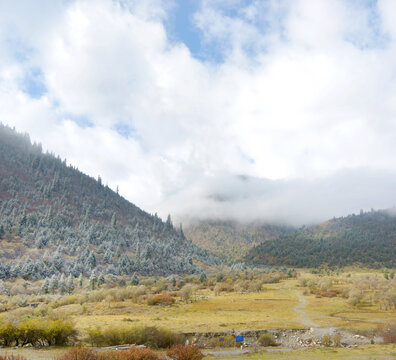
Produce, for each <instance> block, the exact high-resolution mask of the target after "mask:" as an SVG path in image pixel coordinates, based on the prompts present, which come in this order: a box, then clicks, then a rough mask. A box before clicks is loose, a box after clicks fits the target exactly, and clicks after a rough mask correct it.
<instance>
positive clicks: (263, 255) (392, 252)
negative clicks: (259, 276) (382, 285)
mask: <svg viewBox="0 0 396 360" xmlns="http://www.w3.org/2000/svg"><path fill="white" fill-rule="evenodd" d="M246 261H247V262H248V263H250V264H256V265H287V266H296V267H318V266H321V265H328V266H347V265H353V264H363V265H365V266H370V267H382V266H386V267H390V268H392V267H395V266H396V217H395V215H394V211H393V210H381V211H374V210H372V211H371V212H366V213H365V212H363V211H361V212H360V214H359V215H349V216H346V217H341V218H336V219H332V220H330V221H327V222H325V223H322V224H320V225H316V226H311V227H303V228H301V229H300V230H298V231H297V232H295V233H294V234H290V235H284V236H280V237H279V238H277V239H275V240H271V241H267V242H264V243H262V244H260V245H258V246H256V247H254V248H253V249H252V250H251V251H250V252H249V253H248V255H247V256H246Z"/></svg>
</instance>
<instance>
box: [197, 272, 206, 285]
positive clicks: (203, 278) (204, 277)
mask: <svg viewBox="0 0 396 360" xmlns="http://www.w3.org/2000/svg"><path fill="white" fill-rule="evenodd" d="M206 280H207V276H206V274H205V273H204V272H203V273H202V274H201V276H200V277H199V281H200V282H201V283H203V282H205V281H206Z"/></svg>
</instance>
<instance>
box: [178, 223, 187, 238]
mask: <svg viewBox="0 0 396 360" xmlns="http://www.w3.org/2000/svg"><path fill="white" fill-rule="evenodd" d="M179 235H180V237H181V238H182V239H185V238H186V237H185V235H184V232H183V225H182V224H180V228H179Z"/></svg>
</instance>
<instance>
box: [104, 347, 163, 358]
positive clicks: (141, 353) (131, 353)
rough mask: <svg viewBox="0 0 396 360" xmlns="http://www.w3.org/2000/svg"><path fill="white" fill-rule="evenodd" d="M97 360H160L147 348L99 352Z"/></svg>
mask: <svg viewBox="0 0 396 360" xmlns="http://www.w3.org/2000/svg"><path fill="white" fill-rule="evenodd" d="M97 360H160V357H159V356H158V355H157V354H156V353H155V352H153V351H152V350H151V349H149V348H137V347H131V348H130V349H128V350H121V351H105V352H100V353H98V357H97Z"/></svg>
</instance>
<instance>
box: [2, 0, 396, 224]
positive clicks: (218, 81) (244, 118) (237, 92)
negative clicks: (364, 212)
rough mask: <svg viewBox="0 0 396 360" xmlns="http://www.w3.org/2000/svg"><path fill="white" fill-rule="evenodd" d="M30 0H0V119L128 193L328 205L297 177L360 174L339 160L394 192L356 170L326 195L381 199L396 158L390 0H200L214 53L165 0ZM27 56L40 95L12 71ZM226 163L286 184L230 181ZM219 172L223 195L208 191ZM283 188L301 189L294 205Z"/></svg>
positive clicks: (175, 199)
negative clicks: (177, 20) (191, 42)
mask: <svg viewBox="0 0 396 360" xmlns="http://www.w3.org/2000/svg"><path fill="white" fill-rule="evenodd" d="M36 4H37V3H36V2H35V6H33V5H32V3H31V2H30V1H22V0H19V1H15V2H8V3H7V2H2V3H0V51H1V52H2V54H4V55H2V57H1V58H0V119H1V121H2V122H4V123H7V124H10V125H13V126H16V127H17V129H19V130H21V131H28V132H29V133H30V134H31V135H32V137H33V139H34V140H38V141H41V142H42V143H43V145H44V147H45V148H47V149H49V150H51V151H53V152H55V153H58V154H60V155H61V156H62V157H66V158H67V159H68V160H69V161H70V162H72V163H73V164H75V165H77V166H78V167H79V168H80V169H81V170H82V171H84V172H87V173H89V174H90V175H92V176H97V175H98V174H101V175H102V177H103V179H104V181H105V182H106V181H107V182H109V185H110V186H111V187H113V188H115V187H116V186H117V185H119V186H120V191H121V193H122V194H124V195H125V196H126V197H128V198H129V199H130V200H131V201H133V202H135V203H137V204H138V205H139V206H141V207H143V208H145V209H147V210H149V211H152V212H154V211H157V210H159V211H160V213H161V215H163V216H164V215H165V214H166V213H167V211H169V210H170V211H172V212H173V213H175V214H177V215H179V216H185V215H191V214H200V213H205V214H212V213H213V214H216V216H234V217H237V216H238V217H239V216H243V215H246V214H248V215H249V216H253V212H252V211H248V210H247V209H248V208H250V209H255V211H254V216H256V214H258V217H263V218H264V219H273V218H275V217H276V216H275V215H274V216H271V215H270V214H271V209H273V213H274V214H281V213H284V214H288V216H289V217H290V218H293V220H294V221H304V222H307V221H309V220H310V219H315V220H318V214H320V217H325V216H330V215H331V214H330V212H325V211H323V212H320V211H318V210H317V206H319V205H321V206H322V205H323V204H324V201H325V200H324V199H328V197H326V196H325V192H321V191H317V192H316V193H315V192H314V193H315V194H316V195H315V196H312V197H311V198H310V199H309V201H310V202H311V203H312V204H315V206H311V207H306V208H305V207H304V206H305V205H304V201H305V200H303V199H304V197H305V196H307V197H308V198H309V197H310V195H309V191H308V190H304V191H302V190H301V191H300V190H298V189H299V186H300V185H299V184H300V182H298V181H296V180H293V179H301V180H300V181H301V183H304V184H306V183H305V182H306V181H308V182H309V181H314V179H333V178H334V177H337V176H338V175H335V174H340V173H342V174H343V175H342V176H338V177H337V180H334V183H337V184H338V183H339V182H338V181H341V180H342V181H344V182H345V183H348V181H349V180H350V178H352V177H353V178H354V179H356V178H355V177H354V176H355V175H353V174H355V173H352V172H343V171H344V169H355V171H356V172H359V174H362V181H363V182H364V181H365V180H366V179H365V177H369V178H370V185H373V188H374V187H375V184H377V186H385V185H386V186H389V187H390V188H389V189H388V188H386V189H387V190H389V194H391V195H392V196H389V200H388V201H386V200H385V199H384V193H381V194H379V193H378V192H376V191H373V190H370V187H369V186H364V187H363V188H362V192H361V193H360V195H361V197H360V198H359V196H358V195H359V194H358V195H356V196H354V197H353V198H350V199H349V200H347V201H345V202H343V201H342V198H337V200H339V205H337V204H332V206H329V207H328V209H329V210H331V211H332V212H333V213H334V214H342V213H343V212H344V211H354V210H358V209H359V208H360V207H367V206H370V205H369V202H372V203H373V204H372V205H371V206H373V207H375V206H377V205H376V204H378V206H384V207H386V206H393V204H394V197H393V191H392V190H391V186H390V183H389V182H385V183H384V175H383V173H382V172H381V171H383V170H386V171H388V172H389V173H390V174H393V173H395V172H396V163H395V162H394V161H393V154H394V153H395V150H396V141H395V140H396V139H395V135H396V121H395V118H396V106H395V99H396V85H395V84H396V82H395V75H396V72H395V69H396V67H395V65H396V62H395V56H394V55H395V49H396V47H395V44H396V28H395V27H394V23H395V20H396V19H395V17H396V15H394V14H396V13H395V11H392V8H393V7H394V2H393V1H385V0H382V1H379V2H378V7H377V8H368V7H364V6H362V5H361V4H358V3H357V2H349V1H341V0H337V1H330V0H318V1H315V2H312V1H309V0H297V1H291V0H284V1H260V0H255V1H251V2H250V3H249V4H248V5H246V2H244V1H239V0H235V1H233V2H229V1H227V2H225V1H203V2H202V6H201V8H200V10H199V12H198V13H197V14H195V17H194V19H195V21H196V25H197V27H198V28H199V30H200V31H201V35H202V38H203V41H204V42H205V44H206V45H205V46H206V48H207V49H210V50H211V51H212V52H213V53H216V54H217V55H218V56H220V58H221V59H222V60H221V61H218V62H215V61H213V60H210V59H212V57H209V58H208V59H207V60H199V59H196V58H194V57H193V56H192V55H191V53H190V51H189V49H188V47H187V46H186V44H183V43H175V42H174V41H173V42H170V41H169V39H168V37H167V32H166V28H165V26H164V22H165V21H166V19H167V14H168V13H169V11H172V7H174V6H176V4H175V2H173V1H165V0H162V1H161V0H150V1H147V2H146V1H145V2H141V1H112V0H97V1H90V0H76V1H61V0H59V1H49V0H48V1H45V0H42V1H40V3H39V5H36ZM214 58H216V57H214ZM32 69H39V70H40V71H41V72H42V77H43V79H44V82H45V86H46V88H47V92H46V93H45V94H43V95H42V96H41V97H39V98H32V97H30V96H29V95H28V94H25V93H24V92H23V87H22V86H21V83H22V82H23V79H25V77H26V74H27V73H28V72H29V71H31V70H32ZM79 122H80V123H79ZM120 126H121V127H124V128H125V129H127V133H128V136H126V137H123V136H121V135H120V134H119V133H118V132H117V131H116V129H117V128H118V127H120ZM362 168H364V169H369V170H365V171H363V170H359V169H362ZM379 170H381V171H379ZM378 171H379V172H378ZM376 172H378V176H377V183H376V182H375V181H374V180H372V179H371V177H372V176H373V177H374V179H375V178H376V177H375V174H376ZM238 174H246V175H248V176H250V177H253V178H269V179H273V180H276V179H278V180H279V179H281V180H280V183H281V184H283V182H285V181H286V182H287V184H288V185H287V186H284V187H282V186H278V185H271V186H270V187H269V188H267V185H265V186H264V185H263V183H265V184H269V183H268V182H265V181H264V180H263V181H264V182H260V181H258V180H257V181H253V182H252V181H248V182H242V183H240V182H238V185H235V180H234V179H235V175H238ZM345 174H346V175H345ZM372 174H374V175H372ZM387 174H388V173H387ZM348 176H350V178H348ZM332 177H333V178H332ZM236 179H238V178H236ZM317 181H318V182H317V183H315V184H319V185H315V186H317V187H320V186H324V185H323V184H325V181H326V180H320V181H319V180H317ZM329 181H330V180H329ZM230 184H231V185H230ZM232 184H234V185H232ZM241 184H242V185H241ZM271 184H278V183H271ZM384 184H385V185H384ZM223 186H224V187H227V188H228V187H229V189H230V191H229V192H228V193H227V194H228V195H227V197H229V194H230V193H233V192H234V193H235V197H236V200H235V201H234V200H233V199H234V198H233V197H232V196H231V199H230V200H229V201H222V202H219V201H217V200H218V197H217V195H216V192H219V193H221V190H222V187H223ZM337 186H338V185H337ZM245 187H248V189H245ZM293 187H295V191H294V190H292V188H293ZM303 188H304V189H310V187H309V186H308V185H304V186H303ZM323 189H325V188H324V187H323ZM348 189H349V188H347V187H344V188H342V191H349V190H348ZM245 191H248V192H249V194H248V195H246V194H245ZM263 191H265V192H266V194H269V195H268V196H267V195H266V196H262V195H260V194H261V193H262V192H263ZM271 191H274V193H273V194H272V193H271ZM367 192H368V194H367ZM255 194H257V196H256V195H255ZM293 194H300V195H295V196H294V195H293ZM301 194H303V195H301ZM371 195H372V196H371ZM287 196H290V198H294V199H295V201H294V203H296V204H297V203H298V204H300V205H299V206H296V207H295V209H298V211H297V210H296V211H297V212H296V213H295V214H294V212H293V211H291V210H290V208H288V206H289V204H287V199H288V197H287ZM220 197H221V196H220ZM241 198H242V199H243V200H240V199H241ZM333 198H334V197H333ZM208 199H209V200H208ZM216 199H217V200H216ZM366 200H367V201H366ZM241 201H242V203H243V205H241ZM237 204H239V205H237ZM303 205H304V206H303ZM286 209H287V210H286ZM302 209H306V211H305V210H304V211H303V210H302ZM275 210H276V211H275ZM302 212H304V214H305V215H306V216H305V215H304V216H297V215H299V214H301V213H302ZM277 217H278V218H279V216H277Z"/></svg>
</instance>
